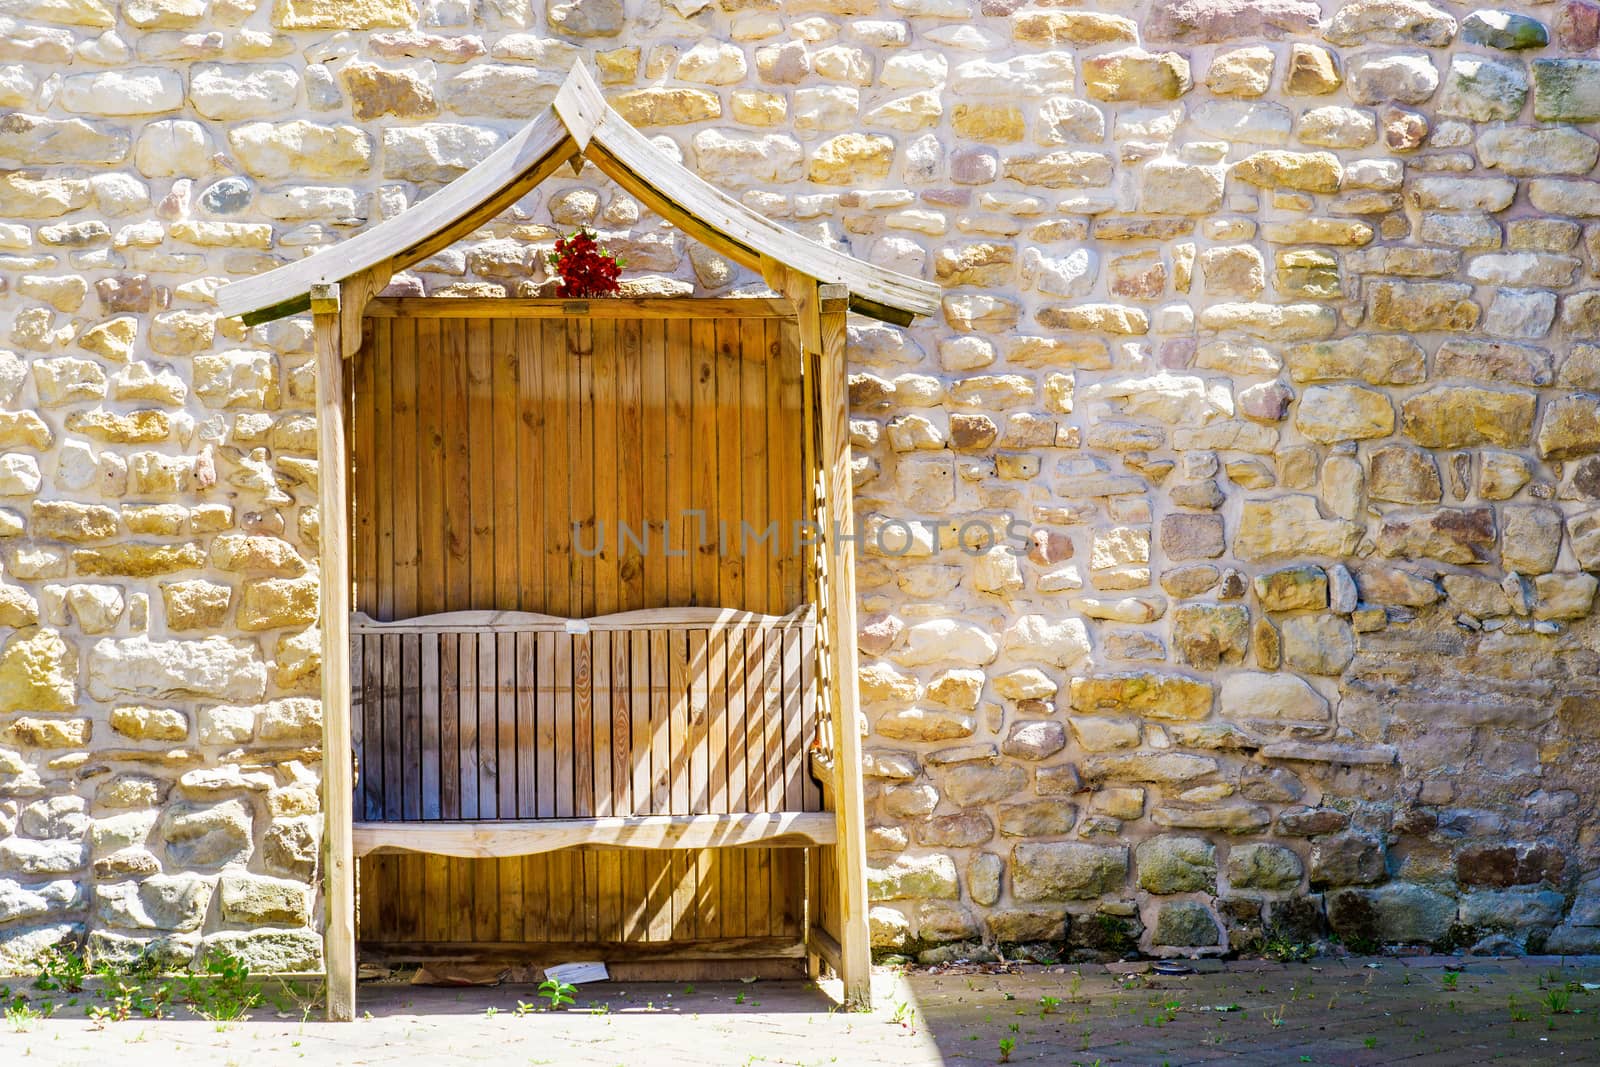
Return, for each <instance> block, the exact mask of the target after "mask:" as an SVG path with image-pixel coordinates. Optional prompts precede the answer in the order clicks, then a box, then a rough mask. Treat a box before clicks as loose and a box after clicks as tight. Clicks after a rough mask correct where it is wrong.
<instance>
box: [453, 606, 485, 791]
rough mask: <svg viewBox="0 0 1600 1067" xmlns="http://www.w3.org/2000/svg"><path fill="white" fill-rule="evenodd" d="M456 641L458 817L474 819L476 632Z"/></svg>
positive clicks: (476, 789) (476, 712)
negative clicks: (459, 779)
mask: <svg viewBox="0 0 1600 1067" xmlns="http://www.w3.org/2000/svg"><path fill="white" fill-rule="evenodd" d="M457 641H458V647H459V649H460V654H461V662H460V665H459V667H458V668H457V674H456V677H457V679H458V683H457V690H456V692H457V701H456V743H457V752H458V754H459V755H458V759H457V764H458V766H459V767H460V778H461V781H460V785H461V817H462V818H463V819H477V818H481V817H482V808H481V807H480V806H479V803H478V797H479V789H478V785H479V781H478V780H479V777H480V770H479V766H478V685H479V679H478V635H477V634H475V633H470V632H467V633H463V634H461V635H460V637H459V638H458V639H457Z"/></svg>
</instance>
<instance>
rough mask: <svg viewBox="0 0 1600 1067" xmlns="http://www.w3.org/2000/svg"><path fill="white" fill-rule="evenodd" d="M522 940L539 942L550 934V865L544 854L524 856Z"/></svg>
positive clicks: (546, 938) (533, 942)
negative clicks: (524, 898) (524, 899)
mask: <svg viewBox="0 0 1600 1067" xmlns="http://www.w3.org/2000/svg"><path fill="white" fill-rule="evenodd" d="M522 886H523V894H524V895H525V896H526V897H527V900H526V902H525V903H524V905H523V913H522V940H523V941H525V942H528V943H529V944H538V943H539V942H541V941H545V940H548V939H549V936H550V867H549V857H548V856H546V855H543V854H539V855H534V856H524V857H522Z"/></svg>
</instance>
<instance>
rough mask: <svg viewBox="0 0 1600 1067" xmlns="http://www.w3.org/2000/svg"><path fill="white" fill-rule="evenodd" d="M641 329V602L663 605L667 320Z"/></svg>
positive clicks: (666, 513) (667, 440)
mask: <svg viewBox="0 0 1600 1067" xmlns="http://www.w3.org/2000/svg"><path fill="white" fill-rule="evenodd" d="M643 331H644V337H643V352H642V354H641V356H640V376H641V382H640V386H639V392H640V399H639V404H640V410H641V415H642V419H643V433H642V435H641V438H640V447H639V458H640V469H641V471H642V472H643V476H642V478H641V485H642V489H643V497H642V500H641V505H640V512H639V518H640V519H641V520H642V521H644V522H647V523H649V527H648V529H649V535H650V549H649V551H648V552H646V553H645V556H644V590H643V594H642V599H641V601H640V602H639V605H638V606H639V607H641V608H659V607H665V606H666V605H667V603H668V600H667V565H668V558H667V550H668V548H669V545H668V543H667V539H666V529H665V527H664V525H663V520H665V519H668V518H669V517H670V515H669V511H668V503H667V495H668V488H667V484H668V479H669V478H670V477H671V468H670V465H671V463H672V462H673V457H672V456H671V454H670V451H671V447H672V440H671V435H670V434H669V432H668V419H669V417H670V416H669V411H668V401H667V323H666V322H665V321H664V320H662V319H648V320H646V321H645V322H644V323H643Z"/></svg>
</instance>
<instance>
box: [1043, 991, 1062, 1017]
mask: <svg viewBox="0 0 1600 1067" xmlns="http://www.w3.org/2000/svg"><path fill="white" fill-rule="evenodd" d="M1059 1007H1061V998H1060V997H1048V996H1046V997H1040V998H1039V1018H1041V1019H1043V1018H1044V1017H1045V1016H1046V1015H1049V1014H1050V1013H1051V1012H1053V1011H1055V1010H1056V1009H1057V1008H1059Z"/></svg>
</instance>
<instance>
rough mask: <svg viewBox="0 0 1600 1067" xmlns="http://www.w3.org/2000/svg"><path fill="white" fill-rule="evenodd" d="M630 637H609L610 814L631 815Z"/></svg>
mask: <svg viewBox="0 0 1600 1067" xmlns="http://www.w3.org/2000/svg"><path fill="white" fill-rule="evenodd" d="M632 638H633V634H632V633H630V632H628V631H626V630H619V631H617V632H615V633H613V634H612V635H611V742H610V744H611V753H610V755H611V811H612V814H614V815H632V814H634V811H633V727H634V721H633V720H634V704H633V691H634V687H633V680H632V678H630V677H629V674H628V660H629V658H630V656H631V652H632Z"/></svg>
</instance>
